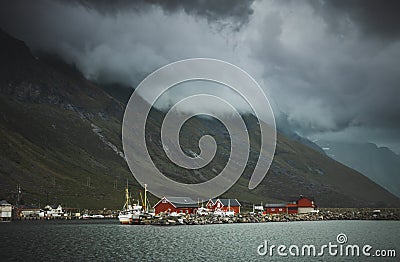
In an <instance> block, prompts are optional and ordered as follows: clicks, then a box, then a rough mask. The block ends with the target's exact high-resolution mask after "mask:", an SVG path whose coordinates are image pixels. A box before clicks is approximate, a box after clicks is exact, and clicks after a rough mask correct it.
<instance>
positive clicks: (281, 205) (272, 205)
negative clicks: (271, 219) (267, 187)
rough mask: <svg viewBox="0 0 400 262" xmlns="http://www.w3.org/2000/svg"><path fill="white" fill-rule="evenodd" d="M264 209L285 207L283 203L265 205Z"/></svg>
mask: <svg viewBox="0 0 400 262" xmlns="http://www.w3.org/2000/svg"><path fill="white" fill-rule="evenodd" d="M265 207H286V204H285V203H278V204H265Z"/></svg>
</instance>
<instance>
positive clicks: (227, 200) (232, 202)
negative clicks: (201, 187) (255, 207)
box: [212, 198, 242, 207]
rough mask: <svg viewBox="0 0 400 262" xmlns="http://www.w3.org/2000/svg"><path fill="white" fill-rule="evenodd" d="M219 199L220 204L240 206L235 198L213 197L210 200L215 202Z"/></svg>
mask: <svg viewBox="0 0 400 262" xmlns="http://www.w3.org/2000/svg"><path fill="white" fill-rule="evenodd" d="M218 200H219V201H220V202H221V203H222V205H224V206H229V205H230V206H231V207H237V206H239V207H240V206H242V205H241V204H240V203H239V201H238V200H237V199H236V198H217V199H216V198H214V199H213V200H212V201H213V202H214V203H215V202H217V201H218Z"/></svg>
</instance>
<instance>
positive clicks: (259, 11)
mask: <svg viewBox="0 0 400 262" xmlns="http://www.w3.org/2000/svg"><path fill="white" fill-rule="evenodd" d="M397 5H398V4H397V2H392V1H382V2H379V3H378V1H368V0H367V1H319V2H317V1H254V2H253V1H228V0H226V1H201V0H198V1H161V0H160V1H112V3H111V1H105V0H104V1H83V0H81V1H78V0H76V1H62V0H59V1H48V0H37V1H34V2H33V1H31V2H28V3H27V2H26V1H21V0H16V1H12V2H11V1H10V2H9V3H6V2H5V1H2V2H0V25H1V27H3V28H4V29H5V31H8V32H10V33H11V34H13V35H14V36H16V37H18V38H20V39H22V40H24V41H26V42H27V44H28V45H29V46H30V47H31V48H32V49H34V50H45V51H47V52H53V53H57V54H59V55H60V56H61V57H62V58H63V59H65V60H66V61H67V62H70V63H74V64H76V66H77V67H78V68H79V69H80V70H81V71H82V72H83V73H84V75H85V76H86V77H88V78H90V79H92V80H95V81H98V82H108V83H114V82H116V83H122V84H126V85H131V86H134V85H135V84H138V83H139V82H140V81H141V80H142V79H143V78H144V77H145V76H146V75H147V74H149V73H150V72H152V71H153V70H155V69H157V68H158V67H160V66H163V65H166V64H168V63H170V62H173V61H177V60H180V59H184V58H190V57H213V58H217V59H222V60H226V61H228V62H231V63H234V64H237V65H238V66H240V67H242V68H243V69H245V70H246V71H248V72H249V73H250V74H251V75H252V76H253V77H254V78H255V79H256V80H257V81H258V82H259V83H260V84H261V86H262V87H263V88H264V90H265V91H266V92H267V94H268V95H269V96H270V98H272V100H273V101H272V103H273V107H274V110H275V113H276V115H277V117H280V118H282V121H280V122H283V123H285V125H284V126H287V127H288V128H291V129H293V130H295V131H297V132H299V133H300V134H302V135H305V136H308V137H309V138H311V139H313V138H323V139H327V138H328V140H329V139H331V138H334V137H336V138H337V139H362V140H364V141H370V142H376V143H378V144H379V143H381V144H383V145H387V146H392V145H395V144H396V143H397V144H396V145H395V146H397V148H399V150H398V151H397V152H400V145H399V142H398V141H400V135H399V134H400V121H399V119H400V101H399V97H400V88H399V83H400V66H399V61H400V40H399V39H400V38H399V36H400V27H399V26H398V25H399V24H400V21H399V18H398V17H400V16H397V15H396V14H397V10H399V9H398V7H396V6H397ZM221 25H222V26H221ZM180 95H181V96H183V95H184V94H180ZM280 111H281V112H283V113H282V114H280V113H279V112H280Z"/></svg>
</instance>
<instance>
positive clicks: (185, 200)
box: [154, 197, 198, 207]
mask: <svg viewBox="0 0 400 262" xmlns="http://www.w3.org/2000/svg"><path fill="white" fill-rule="evenodd" d="M163 198H165V199H166V200H168V201H169V202H171V204H173V205H174V206H175V207H198V205H197V203H196V201H194V200H193V199H191V198H190V197H163ZM161 200H162V199H161ZM161 200H160V201H158V203H160V202H161ZM158 203H157V204H155V205H154V206H156V205H158Z"/></svg>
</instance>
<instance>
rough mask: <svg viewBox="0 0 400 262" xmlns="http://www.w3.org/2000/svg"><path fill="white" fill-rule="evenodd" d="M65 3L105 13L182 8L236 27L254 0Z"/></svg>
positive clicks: (245, 19)
mask: <svg viewBox="0 0 400 262" xmlns="http://www.w3.org/2000/svg"><path fill="white" fill-rule="evenodd" d="M60 1H61V2H64V3H65V4H71V3H75V4H78V5H83V6H85V7H87V8H90V9H95V10H97V11H99V12H102V13H105V14H115V13H116V12H129V11H135V12H140V11H146V10H148V9H149V8H150V7H151V6H160V7H161V8H162V9H163V10H164V11H165V12H167V13H174V12H177V11H181V10H183V11H184V12H185V13H187V14H189V15H196V16H202V17H206V18H207V19H208V20H210V21H224V20H225V19H231V22H234V24H235V25H236V26H238V27H240V26H241V25H242V24H244V23H247V22H248V20H249V17H250V15H251V14H252V13H253V9H252V7H251V5H252V3H253V2H254V0H219V1H215V0H190V1H181V0H169V1H165V0H135V1H130V0H116V1H108V0H75V1H63V0H60Z"/></svg>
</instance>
